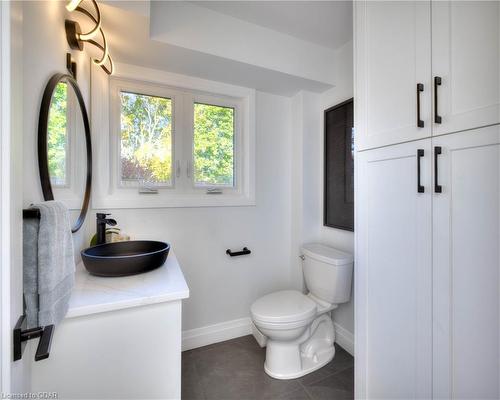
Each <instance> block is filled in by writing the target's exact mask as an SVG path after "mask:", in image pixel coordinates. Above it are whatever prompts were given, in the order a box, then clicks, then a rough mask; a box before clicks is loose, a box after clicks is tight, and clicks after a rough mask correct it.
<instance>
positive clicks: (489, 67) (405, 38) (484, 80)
mask: <svg viewBox="0 0 500 400" xmlns="http://www.w3.org/2000/svg"><path fill="white" fill-rule="evenodd" d="M354 23H355V38H354V52H355V57H354V58H355V71H354V76H355V84H354V86H355V91H356V101H355V113H354V117H355V127H356V146H357V150H366V149H371V148H376V147H381V146H387V145H391V144H396V143H403V142H406V141H410V140H418V139H423V138H426V137H431V136H433V135H434V136H435V135H442V134H446V133H451V132H458V131H463V130H466V129H474V128H478V127H483V126H487V125H492V124H496V123H500V3H499V2H497V1H426V0H423V1H418V0H417V1H356V2H354Z"/></svg>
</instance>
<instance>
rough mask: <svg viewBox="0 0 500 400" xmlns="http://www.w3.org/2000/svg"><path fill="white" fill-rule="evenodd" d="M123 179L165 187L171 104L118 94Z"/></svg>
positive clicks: (168, 171)
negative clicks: (163, 184) (159, 184)
mask: <svg viewBox="0 0 500 400" xmlns="http://www.w3.org/2000/svg"><path fill="white" fill-rule="evenodd" d="M120 97H121V163H122V179H123V180H136V179H144V180H146V181H149V182H159V183H165V182H166V183H168V182H170V180H171V177H172V101H171V100H170V99H167V98H163V97H154V96H146V95H140V94H136V93H129V92H121V96H120Z"/></svg>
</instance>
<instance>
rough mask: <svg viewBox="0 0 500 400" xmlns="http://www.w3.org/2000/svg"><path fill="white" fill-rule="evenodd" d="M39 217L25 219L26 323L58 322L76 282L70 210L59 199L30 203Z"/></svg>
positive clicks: (65, 311)
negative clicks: (37, 211)
mask: <svg viewBox="0 0 500 400" xmlns="http://www.w3.org/2000/svg"><path fill="white" fill-rule="evenodd" d="M33 207H34V208H38V209H39V210H40V221H38V220H34V219H30V220H25V221H24V227H23V234H24V241H23V256H24V262H23V264H24V294H25V301H26V314H27V318H28V326H29V327H34V326H45V325H50V324H54V325H56V324H58V323H59V322H61V321H62V319H63V318H64V316H65V315H66V313H67V311H68V306H69V298H70V296H71V290H72V288H73V286H74V282H75V260H74V252H73V239H72V236H71V223H70V217H69V211H68V209H67V208H66V206H64V204H62V203H60V202H58V201H47V202H44V203H40V204H37V205H35V206H33Z"/></svg>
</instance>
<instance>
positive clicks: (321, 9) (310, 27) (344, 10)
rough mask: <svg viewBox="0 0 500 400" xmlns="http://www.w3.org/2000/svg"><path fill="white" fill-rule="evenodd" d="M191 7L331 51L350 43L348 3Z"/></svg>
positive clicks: (241, 3) (239, 3)
mask: <svg viewBox="0 0 500 400" xmlns="http://www.w3.org/2000/svg"><path fill="white" fill-rule="evenodd" d="M191 3H194V4H196V5H199V6H202V7H206V8H209V9H211V10H213V11H216V12H219V13H221V14H226V15H230V16H232V17H234V18H238V19H241V20H244V21H247V22H251V23H253V24H256V25H260V26H262V27H265V28H268V29H272V30H275V31H278V32H281V33H285V34H287V35H290V36H293V37H295V38H298V39H302V40H305V41H308V42H312V43H315V44H318V45H321V46H325V47H329V48H332V49H337V48H339V47H341V46H342V45H344V44H345V43H347V42H348V41H350V40H351V39H352V1H192V2H191Z"/></svg>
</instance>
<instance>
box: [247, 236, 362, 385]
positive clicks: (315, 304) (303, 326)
mask: <svg viewBox="0 0 500 400" xmlns="http://www.w3.org/2000/svg"><path fill="white" fill-rule="evenodd" d="M302 253H303V271H304V279H305V283H306V286H307V289H308V290H309V292H308V294H307V295H305V294H302V293H301V292H299V291H297V290H282V291H279V292H274V293H271V294H268V295H265V296H263V297H261V298H260V299H258V300H257V301H255V303H253V304H252V307H251V309H250V311H251V315H252V319H253V322H254V324H255V326H256V328H257V329H258V331H259V332H260V333H262V334H263V335H264V336H265V337H266V339H267V349H266V362H265V364H264V369H265V371H266V373H267V374H268V375H270V376H272V377H273V378H277V379H293V378H298V377H300V376H303V375H306V374H308V373H310V372H313V371H315V370H317V369H319V368H321V367H322V366H324V365H325V364H328V363H329V362H330V361H331V360H332V358H333V356H334V355H335V347H334V346H333V342H334V341H335V331H334V328H333V322H332V319H331V318H330V311H331V310H333V309H334V308H337V305H338V304H340V303H345V302H347V301H349V298H350V295H351V281H352V269H353V257H352V255H350V254H347V253H344V252H342V251H339V250H336V249H334V248H332V247H328V246H325V245H322V244H317V243H310V244H306V245H304V246H303V247H302Z"/></svg>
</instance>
